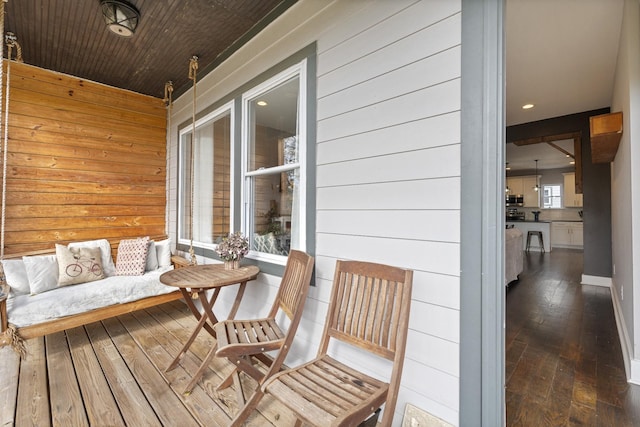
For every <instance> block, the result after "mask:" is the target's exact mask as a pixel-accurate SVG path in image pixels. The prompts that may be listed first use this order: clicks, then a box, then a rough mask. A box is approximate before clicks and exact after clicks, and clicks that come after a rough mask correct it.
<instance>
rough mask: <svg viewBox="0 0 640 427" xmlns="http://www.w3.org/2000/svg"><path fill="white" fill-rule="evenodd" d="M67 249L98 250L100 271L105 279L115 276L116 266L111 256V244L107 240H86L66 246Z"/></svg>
mask: <svg viewBox="0 0 640 427" xmlns="http://www.w3.org/2000/svg"><path fill="white" fill-rule="evenodd" d="M68 247H69V249H73V248H96V247H97V248H100V254H101V256H102V257H101V261H102V271H104V275H105V276H106V277H109V276H113V275H115V274H116V266H115V264H114V263H113V257H112V256H111V243H109V241H108V240H107V239H98V240H86V241H83V242H72V243H69V245H68Z"/></svg>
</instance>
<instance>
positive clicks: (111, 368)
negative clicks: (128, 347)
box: [85, 322, 162, 426]
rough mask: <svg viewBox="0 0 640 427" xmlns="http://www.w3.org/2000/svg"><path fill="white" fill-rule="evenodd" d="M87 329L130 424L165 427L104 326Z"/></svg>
mask: <svg viewBox="0 0 640 427" xmlns="http://www.w3.org/2000/svg"><path fill="white" fill-rule="evenodd" d="M85 328H86V330H87V333H88V335H89V339H90V340H91V344H92V345H93V349H94V351H95V353H96V356H97V357H98V360H99V361H100V366H102V372H103V373H104V375H105V378H106V379H107V381H108V382H109V386H110V388H111V391H112V393H113V397H114V398H115V399H116V402H117V403H118V407H119V408H120V412H121V413H122V417H123V418H124V420H125V422H126V423H127V425H130V426H141V425H145V426H161V425H162V423H161V422H160V420H159V419H158V416H157V415H156V413H155V412H154V410H153V408H152V407H151V406H150V404H149V402H148V401H147V398H146V397H145V395H144V393H143V392H142V390H141V389H140V386H139V385H138V383H137V381H136V379H135V378H134V376H133V374H132V373H131V371H130V370H129V368H128V366H127V364H126V362H125V360H124V359H123V358H122V357H121V355H120V353H119V352H118V350H117V348H116V346H115V344H114V343H113V341H111V338H110V337H109V335H108V334H107V331H106V330H105V329H104V327H103V325H102V324H101V323H99V322H96V323H92V324H90V325H87V326H86V327H85Z"/></svg>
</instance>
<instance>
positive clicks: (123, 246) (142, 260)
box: [116, 236, 149, 276]
mask: <svg viewBox="0 0 640 427" xmlns="http://www.w3.org/2000/svg"><path fill="white" fill-rule="evenodd" d="M148 250H149V237H148V236H147V237H139V238H137V239H123V240H120V243H119V244H118V256H117V258H116V275H118V276H142V275H143V274H144V268H145V266H146V264H147V251H148Z"/></svg>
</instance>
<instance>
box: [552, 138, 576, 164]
mask: <svg viewBox="0 0 640 427" xmlns="http://www.w3.org/2000/svg"><path fill="white" fill-rule="evenodd" d="M547 145H550V146H551V147H553V148H555V149H556V150H558V151H560V152H561V153H563V154H566V155H567V157H571V158H572V159H574V160H575V158H576V157H575V156H574V155H573V154H571V153H570V152H568V151H567V150H565V149H564V148H562V147H560V146H559V145H556V144H554V143H553V142H547Z"/></svg>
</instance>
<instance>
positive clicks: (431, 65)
mask: <svg viewBox="0 0 640 427" xmlns="http://www.w3.org/2000/svg"><path fill="white" fill-rule="evenodd" d="M370 68H371V67H369V69H370ZM458 77H460V48H459V47H454V48H451V49H449V50H445V51H444V52H442V53H440V54H438V55H435V56H431V57H428V58H425V59H422V60H420V61H417V62H413V63H411V64H409V65H407V66H404V67H402V68H399V69H396V70H393V71H390V72H388V73H385V74H382V75H380V76H378V77H375V78H372V79H370V80H364V81H362V83H359V84H357V85H354V86H351V87H349V88H346V89H343V90H341V91H339V92H334V93H332V94H330V95H327V96H325V97H322V98H320V99H319V100H318V111H319V112H321V113H322V114H326V115H327V116H335V115H338V114H343V113H346V112H348V111H351V110H356V109H358V108H362V107H365V106H367V105H371V104H375V103H378V102H381V101H384V100H386V99H389V98H393V97H397V96H400V95H404V94H407V93H410V92H414V91H416V90H418V89H423V88H427V87H429V86H433V85H437V84H439V83H441V82H444V81H448V80H452V79H455V78H458ZM324 118H326V117H325V116H319V117H318V119H319V120H322V119H324Z"/></svg>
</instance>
